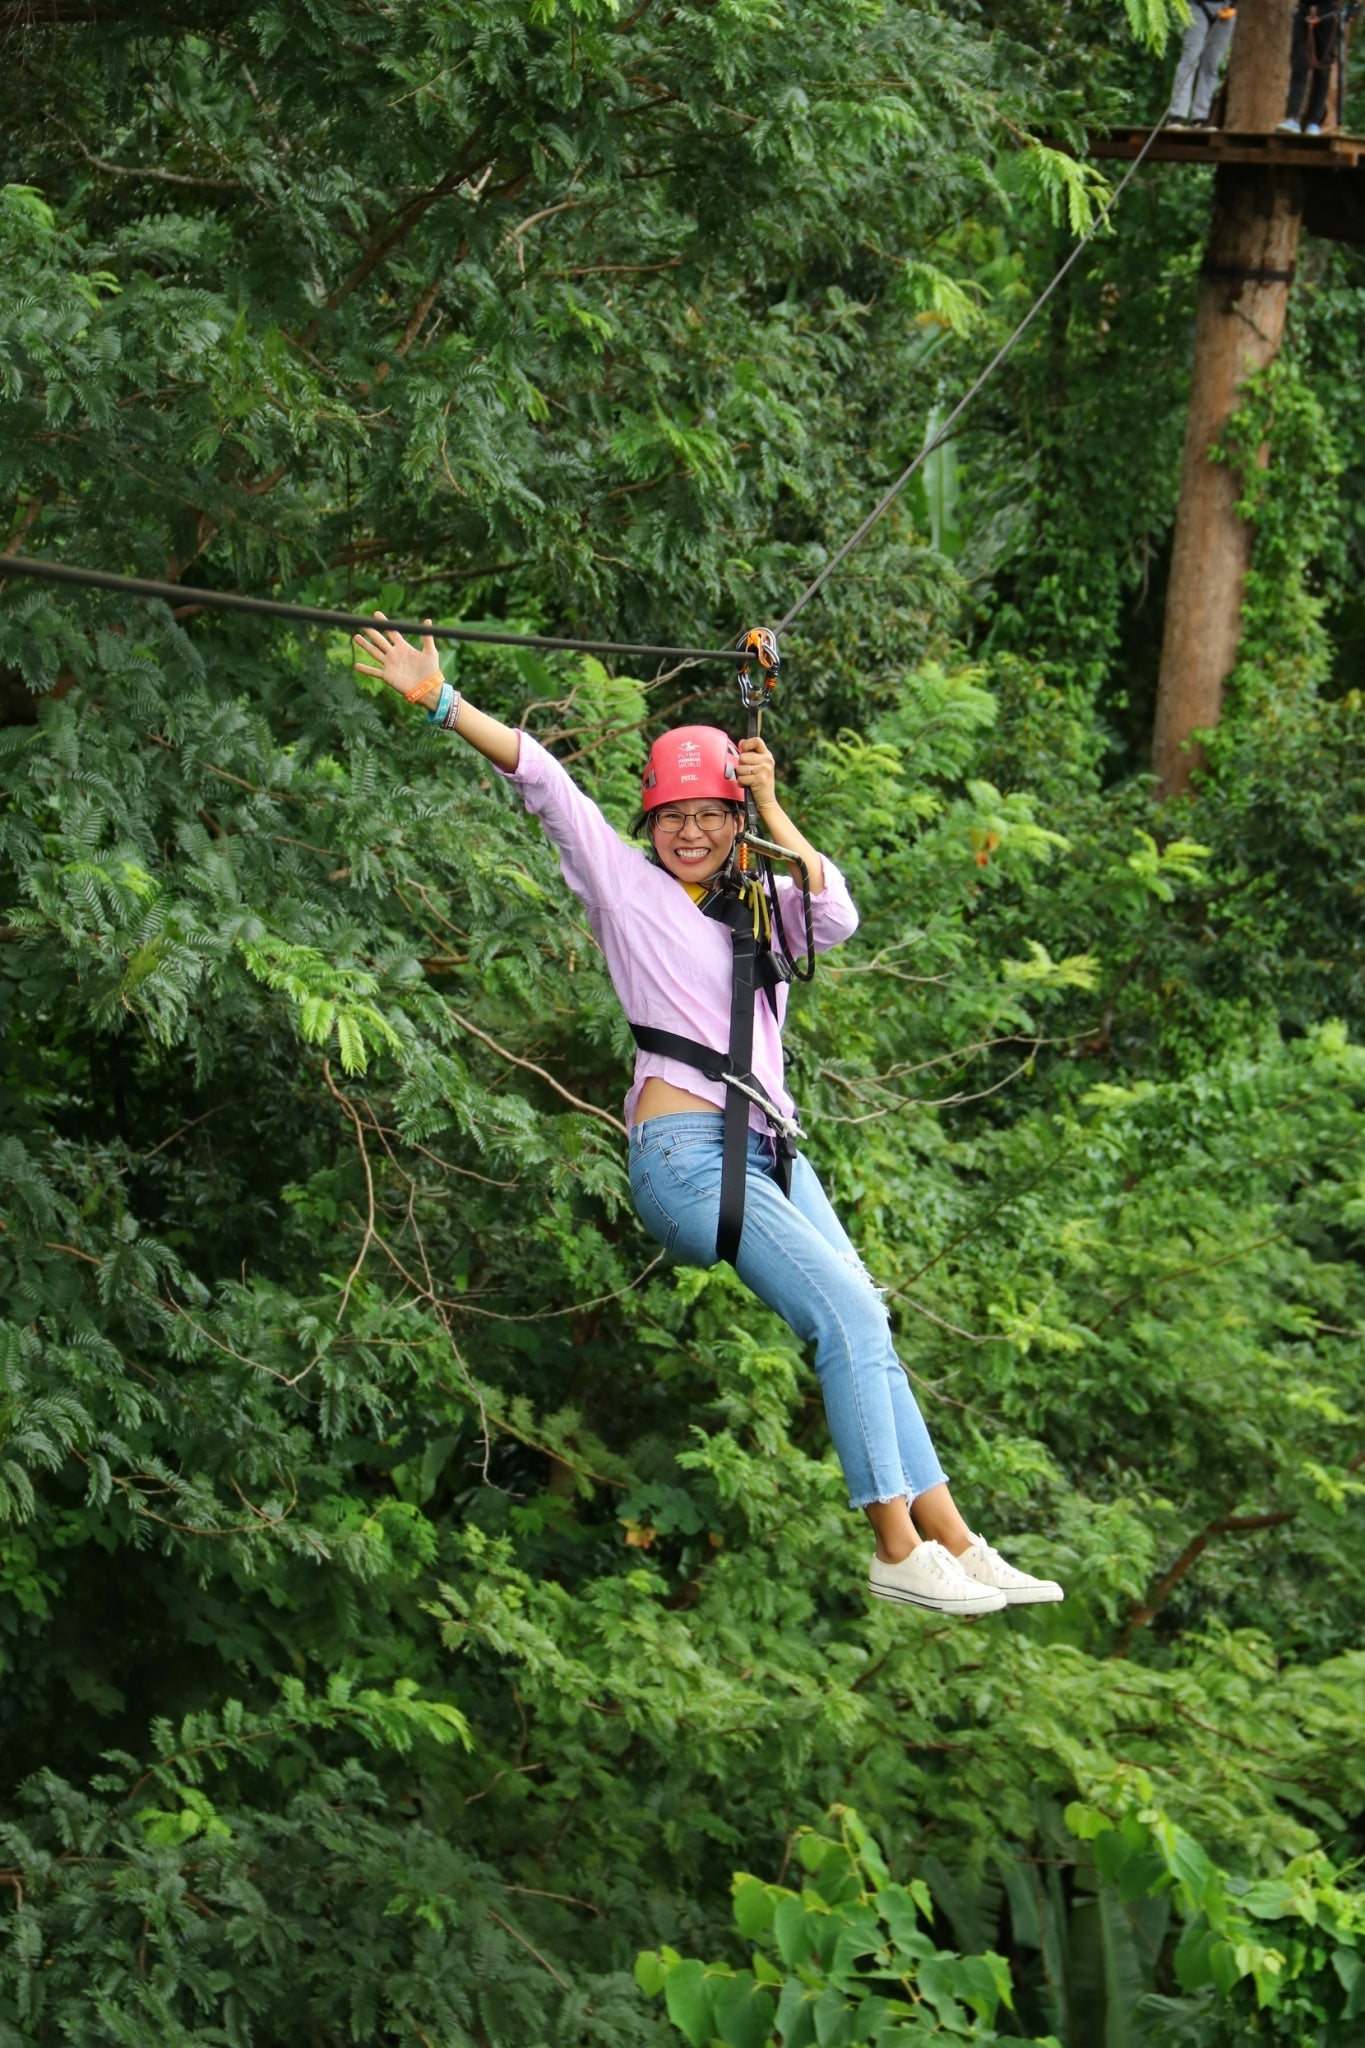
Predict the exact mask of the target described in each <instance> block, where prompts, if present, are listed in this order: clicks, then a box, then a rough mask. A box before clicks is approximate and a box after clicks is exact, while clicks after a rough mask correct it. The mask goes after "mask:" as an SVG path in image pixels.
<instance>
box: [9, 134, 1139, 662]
mask: <svg viewBox="0 0 1365 2048" xmlns="http://www.w3.org/2000/svg"><path fill="white" fill-rule="evenodd" d="M1165 125H1166V116H1165V115H1164V114H1163V115H1162V117H1161V120H1160V121H1159V122H1158V123H1157V125H1156V127H1155V128H1153V129H1152V131H1151V133H1150V135H1149V136H1148V137H1147V140H1146V141H1145V142H1144V143H1143V145H1142V148H1141V149H1140V150H1139V151H1138V154H1137V155H1136V157H1134V159H1133V161H1132V163H1131V164H1130V165H1129V166H1128V169H1127V170H1126V171H1125V172H1124V175H1123V177H1122V178H1121V179H1120V180H1119V182H1118V184H1117V185H1116V186H1115V188H1114V190H1113V192H1111V194H1110V195H1109V198H1108V199H1107V200H1106V201H1105V203H1104V205H1103V206H1102V207H1101V208H1100V211H1099V212H1098V213H1097V214H1096V216H1095V218H1094V220H1093V221H1092V222H1091V224H1090V226H1089V227H1088V228H1087V229H1086V231H1085V233H1084V234H1083V235H1082V237H1081V239H1080V241H1079V242H1077V244H1076V246H1075V248H1074V249H1073V250H1072V252H1071V254H1070V255H1069V256H1068V257H1067V259H1066V261H1065V262H1064V263H1063V264H1062V266H1061V268H1060V269H1059V270H1058V271H1057V273H1056V275H1055V276H1054V277H1053V278H1052V280H1051V282H1050V283H1049V284H1047V285H1046V286H1045V287H1044V289H1043V290H1042V291H1041V292H1040V293H1039V294H1038V297H1037V298H1036V299H1035V300H1034V302H1033V304H1032V305H1031V306H1030V307H1029V309H1028V311H1027V313H1025V315H1024V317H1023V319H1022V320H1021V321H1020V322H1019V325H1018V326H1017V327H1016V328H1015V329H1014V332H1013V333H1012V334H1011V335H1010V336H1009V338H1008V340H1006V341H1005V342H1003V343H1002V344H1001V346H1000V347H999V348H998V349H997V350H996V352H995V354H994V355H993V356H992V357H991V360H990V361H989V362H988V363H987V365H986V367H985V369H984V370H983V371H982V372H981V375H980V376H979V377H978V378H977V380H976V382H975V383H974V384H973V385H972V386H971V388H970V390H969V391H967V392H966V393H965V394H964V395H963V397H961V398H960V399H959V400H958V402H957V404H956V405H955V406H954V407H953V409H952V411H951V412H950V413H949V415H948V417H947V419H946V420H945V421H944V422H943V425H942V426H941V427H940V428H939V429H938V431H937V433H935V434H933V435H932V436H931V437H930V439H929V440H927V441H926V442H925V444H924V446H923V447H922V448H921V449H920V451H919V454H918V455H917V456H916V457H915V459H914V461H913V462H912V463H911V464H910V466H909V468H908V469H906V470H904V471H903V472H902V474H901V475H900V476H898V477H897V479H896V481H895V483H893V484H892V485H891V487H890V489H889V490H888V491H886V492H885V493H884V495H883V496H882V497H881V498H879V499H878V501H877V503H876V504H875V505H874V506H873V508H872V510H871V511H870V512H869V513H868V515H867V517H866V519H864V521H863V523H862V525H861V526H859V527H858V529H857V531H856V532H854V533H852V534H850V535H849V538H848V539H847V540H846V541H845V542H844V544H843V546H842V547H841V548H840V549H839V550H838V552H837V553H836V554H834V555H831V557H830V559H829V561H828V562H826V564H825V566H824V568H823V569H822V570H821V571H820V573H819V575H818V576H815V577H813V578H812V579H811V581H810V582H809V583H808V584H807V585H806V587H805V589H804V590H803V591H802V592H801V595H800V596H799V597H798V598H797V600H796V602H795V604H794V605H792V606H791V608H790V610H789V611H788V612H787V613H786V616H785V617H784V618H782V619H780V620H779V621H778V624H777V626H776V628H775V631H776V632H778V633H785V632H786V630H787V628H788V627H789V626H790V625H792V623H793V622H794V621H795V620H796V619H797V618H799V616H800V615H801V613H802V612H803V611H804V610H805V608H806V606H807V605H808V604H809V603H810V601H811V599H812V598H813V597H816V596H818V595H819V593H820V591H822V590H823V589H824V587H825V585H826V584H827V583H828V582H829V580H830V578H831V576H833V575H834V573H835V571H836V570H837V569H839V568H840V567H842V565H843V563H845V562H846V561H847V560H848V558H849V556H850V555H851V554H852V553H853V552H854V550H855V549H856V548H858V547H861V545H862V543H863V542H864V541H865V540H866V539H867V536H868V534H869V533H871V531H872V529H873V527H874V526H875V525H876V524H877V522H878V520H879V519H881V518H882V517H883V516H884V514H885V513H887V512H888V511H890V509H891V507H892V505H894V504H895V502H896V500H897V498H898V497H899V496H900V494H901V492H902V491H903V490H904V489H905V487H906V485H907V484H908V483H909V482H910V480H911V478H912V477H913V476H914V475H915V474H916V472H917V471H918V470H920V469H921V468H922V467H923V466H924V464H925V463H926V462H927V461H928V459H929V457H930V456H931V455H932V454H933V452H934V450H935V449H936V448H941V447H942V445H943V443H944V442H945V441H946V440H947V438H948V436H949V434H950V433H951V431H952V429H953V427H954V426H955V425H956V423H957V421H958V420H959V419H960V418H961V417H962V415H963V413H964V412H965V411H966V410H967V407H968V406H969V405H970V404H971V402H972V400H973V399H974V398H975V397H976V396H977V394H978V393H979V392H980V391H981V390H982V389H983V387H984V386H985V385H986V384H987V383H988V382H989V381H990V379H991V378H992V377H993V376H994V375H995V372H996V371H997V370H998V369H999V368H1000V365H1001V364H1002V363H1003V362H1004V360H1005V358H1006V357H1007V356H1008V355H1009V353H1010V351H1011V350H1012V349H1013V348H1014V346H1015V344H1016V342H1018V341H1019V340H1020V339H1021V338H1022V337H1023V335H1024V334H1025V333H1027V331H1028V329H1029V328H1030V327H1031V326H1032V325H1033V322H1034V321H1035V320H1036V319H1037V317H1038V315H1039V314H1040V313H1041V312H1042V310H1043V308H1044V306H1045V305H1046V304H1047V302H1048V300H1049V299H1050V298H1051V297H1052V295H1053V293H1054V292H1055V291H1056V290H1057V288H1058V286H1059V285H1060V284H1061V283H1062V282H1063V280H1064V279H1065V278H1066V276H1067V275H1068V273H1069V272H1070V271H1071V269H1072V268H1073V266H1074V265H1075V264H1076V263H1077V262H1079V260H1080V258H1081V256H1082V255H1083V254H1084V253H1085V250H1086V249H1087V248H1088V247H1089V245H1090V243H1091V242H1092V241H1093V240H1094V238H1095V236H1096V235H1097V234H1098V233H1099V231H1100V229H1101V228H1102V227H1103V226H1104V225H1105V222H1106V221H1107V220H1108V219H1109V216H1110V214H1111V213H1112V212H1113V210H1114V208H1115V207H1116V206H1117V205H1118V202H1119V200H1120V199H1121V198H1122V197H1123V194H1124V192H1125V191H1126V190H1127V187H1128V185H1129V183H1130V182H1131V180H1132V179H1133V178H1134V177H1135V176H1136V174H1137V172H1138V171H1139V170H1140V168H1141V166H1142V163H1143V160H1144V158H1145V157H1146V155H1147V152H1148V151H1149V150H1150V149H1151V147H1152V144H1153V143H1154V142H1155V141H1156V140H1157V138H1158V136H1159V135H1160V134H1161V132H1162V130H1163V128H1164V127H1165ZM9 576H19V577H28V578H31V579H33V580H34V581H37V582H43V583H66V584H73V585H76V586H77V587H79V588H82V589H87V590H109V591H113V592H115V593H117V594H118V595H119V596H122V597H146V598H155V599H158V600H160V601H161V602H162V603H164V604H170V605H174V606H177V607H185V606H189V605H193V606H196V607H202V608H204V609H207V610H213V611H225V612H245V613H249V614H253V615H254V616H256V617H258V618H266V619H283V620H288V621H291V622H292V623H294V624H295V625H299V626H323V627H328V628H331V629H333V630H336V631H339V632H346V633H359V632H364V631H365V630H367V629H369V628H373V627H374V626H375V624H376V619H375V616H374V614H373V613H370V614H368V615H366V614H361V613H358V612H336V611H327V610H324V609H322V608H321V607H320V606H317V605H307V604H289V603H286V602H285V601H284V600H283V599H279V598H270V597H248V596H246V595H245V593H243V592H241V591H234V590H205V589H201V588H199V587H198V586H197V585H194V584H187V583H157V582H152V581H150V580H148V579H147V578H145V577H140V576H116V575H113V574H111V573H110V572H109V571H107V570H103V569H86V568H82V567H81V566H80V565H79V564H77V563H73V562H49V561H37V560H35V559H34V558H33V557H32V556H29V555H7V554H0V579H4V578H6V577H9ZM383 629H384V631H385V632H389V633H405V634H422V633H429V634H430V635H431V637H432V639H433V640H456V641H469V642H471V643H473V644H474V645H476V646H483V647H526V648H533V649H536V650H538V651H540V652H543V653H551V654H606V655H613V656H616V657H618V658H622V659H625V660H630V661H656V662H663V661H672V662H685V663H692V662H703V661H724V662H728V663H730V664H731V666H733V665H734V664H735V663H736V662H738V661H741V660H743V659H744V655H743V653H742V651H741V650H740V649H739V648H735V647H728V648H726V647H653V646H648V645H636V644H633V643H631V642H629V641H620V640H574V639H566V638H563V637H561V636H559V635H556V634H552V633H503V632H499V631H498V630H497V629H496V628H494V627H491V626H489V627H484V626H438V625H429V624H427V623H426V622H425V621H422V620H413V619H385V620H384V621H383Z"/></svg>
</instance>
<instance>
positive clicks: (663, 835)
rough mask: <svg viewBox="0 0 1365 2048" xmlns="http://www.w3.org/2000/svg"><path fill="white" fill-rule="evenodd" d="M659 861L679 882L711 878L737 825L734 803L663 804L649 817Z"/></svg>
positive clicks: (727, 854)
mask: <svg viewBox="0 0 1365 2048" xmlns="http://www.w3.org/2000/svg"><path fill="white" fill-rule="evenodd" d="M649 827H650V837H651V838H652V839H653V842H654V851H655V853H656V854H657V855H658V857H659V863H660V865H661V866H662V867H664V868H666V869H667V871H668V873H669V874H670V875H674V876H676V878H677V880H678V881H680V882H702V883H706V882H710V881H714V879H715V877H716V876H717V875H718V874H719V873H720V871H721V869H722V868H723V867H724V866H725V863H726V862H727V861H728V860H729V858H730V849H731V847H732V846H733V845H734V843H735V834H736V832H737V831H738V829H739V809H738V806H736V805H734V804H721V803H709V804H708V803H700V804H688V805H683V804H676V805H675V804H666V805H664V806H663V807H662V809H660V810H657V811H655V812H654V813H653V814H652V816H651V817H650V821H649Z"/></svg>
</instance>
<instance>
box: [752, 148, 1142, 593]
mask: <svg viewBox="0 0 1365 2048" xmlns="http://www.w3.org/2000/svg"><path fill="white" fill-rule="evenodd" d="M1166 120H1167V116H1166V115H1165V114H1163V115H1162V117H1161V119H1160V121H1158V123H1157V125H1156V127H1155V128H1153V130H1152V132H1151V134H1150V135H1149V136H1148V137H1147V140H1146V141H1145V142H1144V143H1143V145H1142V148H1141V149H1140V150H1139V151H1138V153H1137V155H1136V156H1135V157H1134V159H1133V161H1132V163H1131V164H1130V165H1129V166H1128V169H1127V170H1126V171H1125V172H1124V174H1123V177H1122V178H1121V179H1120V180H1119V182H1118V184H1117V185H1116V186H1115V188H1114V190H1113V191H1112V192H1111V193H1110V195H1109V197H1108V199H1107V200H1106V201H1105V203H1104V205H1103V206H1102V207H1101V208H1100V211H1099V212H1098V213H1097V214H1096V216H1095V219H1094V220H1093V222H1092V223H1091V225H1090V226H1089V227H1088V228H1087V229H1086V232H1085V233H1084V234H1083V235H1082V236H1081V239H1080V241H1079V242H1077V244H1076V246H1075V248H1074V249H1073V250H1072V252H1071V254H1070V255H1069V256H1068V257H1067V259H1066V262H1065V263H1064V264H1063V265H1062V267H1061V269H1060V270H1059V271H1058V272H1057V275H1056V276H1055V277H1054V278H1053V280H1052V282H1051V283H1050V284H1049V285H1048V286H1047V287H1046V288H1045V289H1044V290H1043V291H1042V292H1040V293H1039V295H1038V297H1037V298H1036V299H1035V300H1034V302H1033V304H1032V305H1031V306H1030V307H1029V309H1028V311H1027V313H1025V315H1024V317H1023V319H1022V320H1021V321H1020V322H1019V325H1018V326H1017V327H1016V328H1015V330H1014V332H1013V334H1012V335H1011V336H1010V337H1009V340H1008V341H1006V342H1005V343H1004V344H1003V345H1002V346H1001V347H1000V348H998V349H997V350H996V352H995V354H994V355H993V356H992V357H991V359H990V361H989V362H988V363H987V365H986V367H985V369H984V370H983V371H982V372H981V375H980V376H979V377H978V378H977V380H976V382H975V384H973V386H972V388H971V390H970V391H968V392H967V394H966V396H965V397H963V398H960V399H959V400H958V402H957V404H956V405H955V406H954V407H953V409H952V411H951V412H950V413H949V415H948V417H947V419H946V420H945V421H944V422H943V425H942V426H941V427H940V428H939V430H938V432H937V433H936V434H935V435H934V436H933V437H932V439H930V440H928V441H926V442H925V444H924V446H923V447H922V448H921V449H920V451H919V454H918V455H917V456H916V457H915V459H914V461H913V462H912V463H911V464H910V467H909V468H908V469H907V470H905V471H904V473H903V474H902V475H901V476H898V477H897V479H896V481H895V483H893V484H892V486H891V488H890V490H889V491H888V492H887V493H886V495H885V497H883V498H881V499H879V500H878V502H877V503H876V504H875V505H874V506H873V508H872V510H871V511H870V512H869V513H868V515H867V517H866V519H865V520H864V521H863V523H862V525H861V526H860V527H859V528H858V530H857V532H856V533H855V534H852V535H851V536H850V537H849V539H848V540H846V541H845V542H844V544H843V546H842V547H841V548H840V550H839V552H838V554H837V555H834V556H832V557H831V559H830V560H829V561H828V562H826V564H825V566H824V568H823V569H822V570H821V571H820V574H819V575H818V576H816V577H814V578H813V579H812V581H811V582H809V583H808V584H807V585H806V587H805V589H804V590H803V591H802V593H801V595H800V597H798V598H797V600H796V603H795V604H794V605H793V606H792V608H791V610H790V611H789V612H788V613H787V616H786V617H785V618H784V619H779V621H778V623H777V626H776V628H775V630H776V631H777V632H778V633H785V632H786V630H787V628H788V626H790V625H791V623H792V620H793V619H795V618H796V617H797V616H798V615H799V614H800V613H801V612H803V611H804V610H805V609H806V606H807V605H808V604H809V603H810V601H811V599H812V598H813V597H815V596H816V595H817V593H818V592H820V591H821V590H823V589H824V587H825V585H826V584H827V583H828V582H829V579H830V577H831V576H832V575H833V574H834V572H835V570H836V569H837V568H838V567H839V566H840V564H841V563H843V562H846V561H847V560H848V558H849V556H850V555H851V554H852V553H853V550H854V549H855V548H856V547H860V546H861V544H862V543H863V541H865V540H866V539H867V536H868V535H869V533H871V531H872V529H873V527H874V526H875V525H876V524H877V521H878V520H879V519H880V518H881V516H882V514H883V513H884V512H888V511H889V510H890V509H891V507H892V506H893V505H894V504H895V502H896V500H897V498H898V497H899V496H900V494H901V492H902V491H903V490H904V489H905V486H906V485H907V484H908V483H909V481H910V479H911V477H913V476H914V474H915V472H916V471H917V470H918V469H920V468H921V467H922V466H923V464H924V463H926V462H927V461H928V460H929V457H930V456H931V455H932V454H933V452H934V450H935V449H936V448H941V447H942V446H943V443H944V442H945V441H946V440H947V438H948V435H949V433H950V432H951V431H952V428H953V426H954V425H955V423H956V422H957V421H958V420H959V419H960V418H961V417H962V415H963V413H964V412H965V411H966V410H967V407H968V406H969V405H970V404H971V402H972V400H973V399H974V398H975V397H976V394H977V392H978V391H980V389H981V387H982V385H983V384H985V383H986V382H987V381H988V380H989V379H990V378H991V377H993V376H994V375H995V372H996V371H997V370H998V369H999V368H1000V365H1001V364H1002V363H1003V362H1004V360H1005V358H1006V356H1007V355H1008V354H1009V352H1010V350H1011V349H1012V348H1013V347H1014V344H1015V343H1016V342H1017V341H1018V340H1019V338H1020V336H1021V335H1022V334H1024V333H1025V331H1026V330H1027V329H1028V328H1030V327H1031V326H1032V325H1033V323H1034V321H1035V320H1036V319H1037V317H1038V315H1039V314H1040V313H1041V312H1042V310H1043V308H1044V306H1045V305H1046V304H1047V302H1048V300H1049V299H1050V298H1051V297H1052V294H1053V293H1054V292H1055V291H1056V289H1057V287H1058V285H1059V284H1060V283H1061V282H1062V279H1063V278H1064V277H1065V276H1066V274H1067V272H1068V271H1069V270H1070V269H1071V267H1072V265H1073V264H1074V263H1075V262H1077V261H1078V259H1079V258H1080V257H1081V255H1082V254H1083V253H1084V251H1085V249H1086V247H1087V246H1088V244H1089V243H1090V242H1091V241H1092V240H1093V239H1094V237H1095V236H1096V235H1097V234H1098V233H1099V231H1100V229H1101V228H1102V227H1103V226H1104V224H1105V222H1106V221H1107V220H1108V218H1109V216H1110V214H1111V213H1112V212H1113V210H1114V208H1115V207H1116V206H1117V205H1118V203H1119V200H1120V199H1121V198H1122V197H1123V193H1124V190H1125V188H1126V187H1127V185H1128V183H1129V180H1130V179H1131V178H1133V177H1134V176H1135V175H1136V173H1137V171H1138V170H1139V168H1140V167H1141V164H1142V160H1143V158H1144V157H1145V156H1146V154H1147V152H1148V150H1149V149H1150V148H1151V146H1152V144H1153V143H1154V142H1155V141H1156V139H1157V137H1158V135H1160V133H1161V131H1162V129H1163V128H1164V127H1165V125H1166Z"/></svg>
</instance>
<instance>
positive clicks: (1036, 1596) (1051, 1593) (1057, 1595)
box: [954, 1536, 1066, 1607]
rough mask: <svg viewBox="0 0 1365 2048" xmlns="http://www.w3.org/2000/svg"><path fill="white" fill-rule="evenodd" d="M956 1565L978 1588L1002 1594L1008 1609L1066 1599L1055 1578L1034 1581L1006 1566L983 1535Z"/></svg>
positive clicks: (977, 1538)
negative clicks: (982, 1587) (990, 1589)
mask: <svg viewBox="0 0 1365 2048" xmlns="http://www.w3.org/2000/svg"><path fill="white" fill-rule="evenodd" d="M954 1562H955V1563H956V1564H957V1565H958V1566H959V1568H960V1569H961V1571H962V1574H963V1577H964V1578H968V1579H970V1580H972V1582H973V1583H974V1584H975V1585H978V1586H993V1587H994V1588H995V1590H996V1592H997V1593H1000V1594H1003V1596H1004V1600H1005V1604H1006V1606H1007V1607H1035V1606H1037V1605H1038V1604H1039V1602H1041V1601H1044V1600H1064V1599H1065V1598H1066V1595H1065V1594H1064V1593H1063V1591H1062V1589H1061V1587H1060V1586H1059V1585H1058V1584H1057V1581H1056V1580H1055V1579H1035V1578H1034V1576H1033V1574H1032V1573H1031V1572H1021V1571H1019V1570H1017V1569H1016V1567H1015V1566H1014V1565H1012V1564H1007V1563H1006V1561H1005V1559H1004V1558H1003V1557H1002V1556H1001V1555H1000V1552H999V1551H998V1550H992V1549H991V1546H990V1544H989V1543H987V1541H986V1539H985V1537H984V1536H974V1537H973V1538H972V1541H971V1547H970V1548H969V1549H967V1550H964V1551H963V1552H962V1553H961V1555H960V1556H959V1557H957V1558H955V1559H954Z"/></svg>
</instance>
